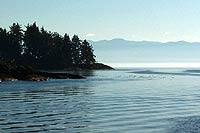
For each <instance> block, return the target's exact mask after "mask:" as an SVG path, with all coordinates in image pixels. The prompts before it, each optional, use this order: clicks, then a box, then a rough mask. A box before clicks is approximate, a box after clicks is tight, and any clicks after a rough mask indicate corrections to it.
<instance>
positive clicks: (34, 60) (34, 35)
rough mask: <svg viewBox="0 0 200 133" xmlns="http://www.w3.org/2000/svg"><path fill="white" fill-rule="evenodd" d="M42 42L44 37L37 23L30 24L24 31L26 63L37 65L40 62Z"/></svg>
mask: <svg viewBox="0 0 200 133" xmlns="http://www.w3.org/2000/svg"><path fill="white" fill-rule="evenodd" d="M41 44H42V38H41V34H40V31H39V28H38V27H37V25H36V23H35V22H34V23H33V24H32V25H29V24H28V25H27V26H26V31H25V33H24V47H25V53H24V55H25V60H26V63H28V64H31V65H32V66H36V65H37V64H38V63H39V62H40V59H41V58H42V48H41V46H42V45H41Z"/></svg>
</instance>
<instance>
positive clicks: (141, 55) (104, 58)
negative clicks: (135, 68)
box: [90, 39, 200, 63]
mask: <svg viewBox="0 0 200 133" xmlns="http://www.w3.org/2000/svg"><path fill="white" fill-rule="evenodd" d="M90 43H91V44H92V45H93V47H94V53H95V55H96V56H97V60H98V61H99V62H104V63H152V62H153V63H154V62H155V63H163V62H164V63H165V62H200V43H199V42H193V43H190V42H185V41H178V42H167V43H161V42H151V41H127V40H124V39H113V40H101V41H90Z"/></svg>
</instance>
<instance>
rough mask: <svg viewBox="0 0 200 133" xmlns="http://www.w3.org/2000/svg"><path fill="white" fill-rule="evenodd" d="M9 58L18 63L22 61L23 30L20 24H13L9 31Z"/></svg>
mask: <svg viewBox="0 0 200 133" xmlns="http://www.w3.org/2000/svg"><path fill="white" fill-rule="evenodd" d="M9 41H10V42H9V56H10V59H11V60H13V61H14V62H16V63H18V62H19V61H20V60H21V54H22V42H23V30H22V27H21V26H20V25H19V24H18V23H13V25H12V26H10V31H9Z"/></svg>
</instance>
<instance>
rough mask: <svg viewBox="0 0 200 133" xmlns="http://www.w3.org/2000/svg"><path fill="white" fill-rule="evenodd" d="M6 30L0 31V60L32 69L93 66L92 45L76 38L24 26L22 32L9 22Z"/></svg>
mask: <svg viewBox="0 0 200 133" xmlns="http://www.w3.org/2000/svg"><path fill="white" fill-rule="evenodd" d="M9 28H10V29H9V31H7V30H6V29H3V28H0V60H1V62H9V63H12V64H16V65H25V66H31V67H32V68H36V69H67V68H80V69H87V68H90V67H91V66H92V65H93V64H95V62H96V60H95V55H94V53H93V51H94V50H93V48H92V46H91V45H90V44H89V43H88V42H87V41H86V40H83V41H82V40H80V39H79V37H78V36H77V35H74V36H73V37H72V38H70V37H69V35H68V34H65V35H64V36H61V35H60V34H58V33H57V32H51V31H47V30H45V29H44V27H41V28H40V27H38V26H37V25H36V23H33V24H28V25H27V26H25V30H23V29H22V26H21V25H20V24H18V23H13V25H12V26H10V27H9Z"/></svg>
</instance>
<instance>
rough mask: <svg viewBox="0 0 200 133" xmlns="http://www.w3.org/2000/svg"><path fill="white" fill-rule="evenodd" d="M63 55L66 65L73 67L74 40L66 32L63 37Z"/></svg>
mask: <svg viewBox="0 0 200 133" xmlns="http://www.w3.org/2000/svg"><path fill="white" fill-rule="evenodd" d="M63 43H64V45H63V56H64V66H65V67H72V64H73V60H72V42H71V40H70V37H69V35H67V34H65V35H64V38H63Z"/></svg>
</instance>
